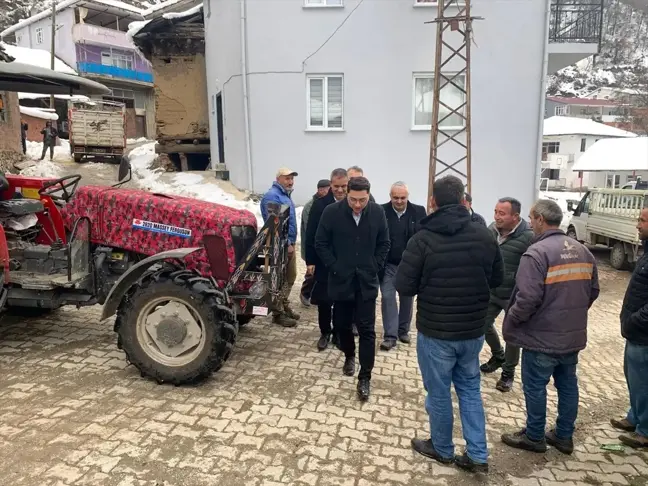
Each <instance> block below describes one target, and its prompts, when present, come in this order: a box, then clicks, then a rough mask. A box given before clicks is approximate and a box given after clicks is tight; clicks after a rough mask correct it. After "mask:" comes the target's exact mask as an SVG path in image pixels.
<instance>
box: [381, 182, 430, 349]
mask: <svg viewBox="0 0 648 486" xmlns="http://www.w3.org/2000/svg"><path fill="white" fill-rule="evenodd" d="M389 197H390V199H391V201H390V202H388V203H387V204H383V205H382V207H383V209H384V211H385V216H386V217H387V225H388V226H389V239H390V241H391V248H390V249H389V256H388V257H387V264H386V265H385V268H384V270H383V271H382V272H381V279H380V293H381V294H382V303H381V311H382V320H383V330H384V332H383V342H382V344H381V345H380V349H382V350H383V351H389V350H390V349H392V348H394V347H396V342H397V341H398V340H400V341H401V342H403V343H409V342H410V337H409V330H410V324H411V322H412V310H413V306H414V298H413V297H409V296H405V295H401V294H400V293H398V303H397V302H396V294H397V292H396V288H395V287H394V277H395V276H396V270H397V269H398V264H399V263H400V261H401V257H402V256H403V252H404V251H405V248H406V247H407V242H408V241H409V240H410V238H411V237H412V236H414V233H416V231H417V230H418V227H419V222H420V221H421V220H422V219H423V218H425V216H427V212H426V211H425V208H424V207H423V206H418V205H416V204H412V203H411V202H410V201H409V190H408V188H407V185H406V184H405V183H404V182H396V183H395V184H394V185H392V187H391V190H390V191H389Z"/></svg>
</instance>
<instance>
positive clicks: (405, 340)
mask: <svg viewBox="0 0 648 486" xmlns="http://www.w3.org/2000/svg"><path fill="white" fill-rule="evenodd" d="M398 340H399V341H400V342H401V343H405V344H409V343H411V342H412V339H411V338H410V337H409V336H408V335H407V334H403V335H402V336H398Z"/></svg>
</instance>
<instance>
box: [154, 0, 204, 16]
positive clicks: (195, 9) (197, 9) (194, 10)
mask: <svg viewBox="0 0 648 486" xmlns="http://www.w3.org/2000/svg"><path fill="white" fill-rule="evenodd" d="M202 8H203V4H202V3H200V4H198V5H196V6H195V7H192V8H190V9H189V10H185V11H184V12H169V13H165V14H164V15H162V17H164V18H165V19H167V20H173V19H182V18H185V17H190V16H192V15H193V14H196V13H198V12H200V11H201V10H202Z"/></svg>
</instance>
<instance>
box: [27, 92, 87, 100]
mask: <svg viewBox="0 0 648 486" xmlns="http://www.w3.org/2000/svg"><path fill="white" fill-rule="evenodd" d="M49 97H50V95H48V94H43V93H18V99H19V100H38V99H41V98H47V99H49ZM54 98H56V99H57V100H66V101H67V100H72V101H83V102H87V101H90V98H88V97H87V96H83V95H72V96H70V95H54Z"/></svg>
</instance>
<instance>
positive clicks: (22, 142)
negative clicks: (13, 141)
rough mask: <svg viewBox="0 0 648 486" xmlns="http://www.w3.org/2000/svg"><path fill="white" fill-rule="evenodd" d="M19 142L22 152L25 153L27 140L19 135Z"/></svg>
mask: <svg viewBox="0 0 648 486" xmlns="http://www.w3.org/2000/svg"><path fill="white" fill-rule="evenodd" d="M20 143H21V145H22V151H23V154H26V153H27V140H26V139H24V138H22V137H21V138H20Z"/></svg>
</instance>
